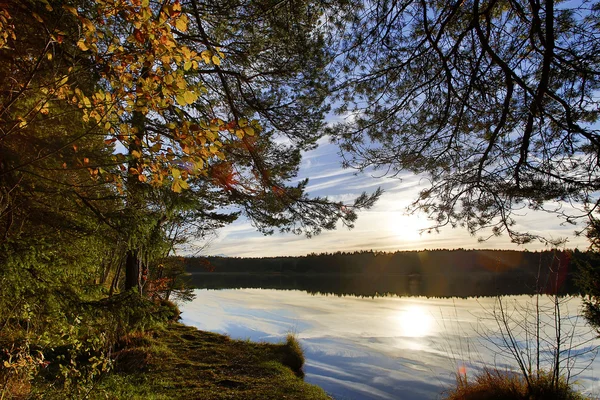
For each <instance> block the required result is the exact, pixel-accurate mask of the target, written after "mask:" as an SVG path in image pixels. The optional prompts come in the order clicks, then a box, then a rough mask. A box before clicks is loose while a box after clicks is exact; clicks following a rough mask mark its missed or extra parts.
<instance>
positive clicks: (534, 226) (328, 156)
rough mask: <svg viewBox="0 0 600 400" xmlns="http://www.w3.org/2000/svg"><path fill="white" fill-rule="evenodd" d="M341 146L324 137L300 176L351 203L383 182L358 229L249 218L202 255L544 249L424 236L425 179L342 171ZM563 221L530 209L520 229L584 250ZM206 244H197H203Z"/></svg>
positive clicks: (463, 236)
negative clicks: (287, 225) (296, 229)
mask: <svg viewBox="0 0 600 400" xmlns="http://www.w3.org/2000/svg"><path fill="white" fill-rule="evenodd" d="M340 161H341V160H340V157H339V155H338V148H337V146H336V145H334V144H331V143H329V142H328V140H327V139H326V138H323V139H321V141H320V142H319V147H318V148H317V149H316V150H313V151H310V152H308V153H306V154H305V155H304V157H303V161H302V164H301V168H300V178H305V177H307V178H309V179H310V180H309V185H308V192H309V193H310V194H311V195H314V196H328V197H329V198H331V199H334V200H344V201H347V202H351V201H352V199H354V198H355V197H356V196H358V195H359V194H360V193H362V192H363V191H367V192H369V191H374V190H375V189H376V188H377V187H379V186H381V187H382V188H383V189H384V190H385V193H384V194H383V195H382V197H381V199H380V200H379V202H378V203H377V204H376V205H375V206H374V207H373V208H372V209H371V210H367V211H363V212H360V213H359V215H358V221H357V222H356V224H355V228H354V229H352V230H348V229H347V228H345V227H339V228H338V229H336V230H334V231H324V232H323V233H322V234H321V235H319V236H316V237H313V238H311V239H307V238H306V237H304V236H296V235H293V234H280V233H275V234H273V235H271V236H264V235H262V234H260V233H258V232H257V231H256V229H255V228H254V227H253V226H252V225H251V224H250V222H249V221H247V220H245V219H240V220H238V221H236V222H235V223H233V224H231V225H229V226H227V227H225V228H222V229H220V230H219V231H218V232H217V233H216V235H215V237H213V238H211V239H210V240H209V242H208V244H207V245H206V246H205V247H204V249H203V251H202V254H205V255H226V256H238V257H262V256H286V255H305V254H308V253H311V252H315V253H321V252H333V251H338V250H339V251H354V250H370V249H372V250H381V251H396V250H422V249H439V248H458V247H461V248H468V249H475V248H487V249H515V250H518V249H520V250H523V249H528V250H540V249H543V248H544V246H543V245H542V244H541V243H537V242H536V243H531V244H528V245H526V246H517V245H515V244H512V243H511V242H510V240H509V238H508V237H507V236H506V235H504V236H501V237H493V238H491V239H489V240H487V241H485V242H482V243H480V242H479V241H478V238H477V237H474V236H471V235H469V233H468V232H467V231H466V229H464V228H456V229H452V228H451V227H447V228H444V229H442V230H441V232H440V233H431V234H428V233H423V234H422V235H420V234H419V232H418V231H419V229H423V228H427V227H428V226H431V222H430V221H428V220H427V219H426V218H425V217H424V216H423V215H406V207H407V206H408V205H409V204H410V203H411V202H412V201H413V200H414V199H416V196H417V193H418V191H419V188H420V187H421V186H420V185H421V184H420V181H421V179H420V178H419V177H418V176H415V175H413V174H411V173H406V174H404V175H403V176H402V179H401V180H399V179H392V178H385V177H384V178H382V177H374V176H372V175H369V174H359V175H355V174H354V172H355V171H353V170H351V169H342V168H341V162H340ZM560 222H561V221H560V219H559V218H558V217H556V216H554V215H551V214H547V213H542V212H537V213H535V212H528V214H527V215H525V216H523V217H521V218H519V219H518V220H517V224H518V225H517V229H519V230H522V231H528V232H536V233H541V234H544V235H545V236H546V237H552V238H558V237H567V238H568V243H567V246H566V247H568V248H574V247H579V248H580V249H585V248H586V247H587V241H586V240H585V238H582V237H575V236H574V234H573V233H574V230H575V227H573V226H572V225H567V226H561V225H560ZM204 244H205V243H198V245H199V246H200V245H204Z"/></svg>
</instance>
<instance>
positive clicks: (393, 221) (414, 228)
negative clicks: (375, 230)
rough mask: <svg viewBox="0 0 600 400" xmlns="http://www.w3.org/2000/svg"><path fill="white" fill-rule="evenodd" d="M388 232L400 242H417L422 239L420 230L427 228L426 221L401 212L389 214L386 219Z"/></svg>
mask: <svg viewBox="0 0 600 400" xmlns="http://www.w3.org/2000/svg"><path fill="white" fill-rule="evenodd" d="M387 225H388V230H389V231H391V232H393V234H394V235H395V236H396V237H397V238H398V239H399V240H402V241H405V242H417V241H420V240H421V239H422V235H421V233H420V230H421V229H425V228H427V226H428V224H427V220H425V219H424V218H419V217H418V216H416V215H406V214H404V213H401V212H395V213H391V214H390V217H389V219H388V223H387Z"/></svg>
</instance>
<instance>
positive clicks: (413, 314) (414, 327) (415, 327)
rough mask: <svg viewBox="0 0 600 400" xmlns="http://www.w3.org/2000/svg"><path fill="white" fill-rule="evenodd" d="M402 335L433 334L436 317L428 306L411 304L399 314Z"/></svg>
mask: <svg viewBox="0 0 600 400" xmlns="http://www.w3.org/2000/svg"><path fill="white" fill-rule="evenodd" d="M397 321H398V325H399V326H398V327H399V328H400V332H401V334H402V336H408V337H424V336H428V335H430V334H432V329H433V326H434V322H435V321H434V318H433V316H432V315H431V314H430V313H429V311H428V310H427V308H426V307H422V306H419V305H411V306H409V307H408V308H406V309H405V310H402V311H401V312H400V314H399V315H398V316H397Z"/></svg>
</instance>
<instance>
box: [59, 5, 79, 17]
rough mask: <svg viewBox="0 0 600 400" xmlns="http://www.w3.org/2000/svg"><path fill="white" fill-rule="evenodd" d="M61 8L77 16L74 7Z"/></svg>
mask: <svg viewBox="0 0 600 400" xmlns="http://www.w3.org/2000/svg"><path fill="white" fill-rule="evenodd" d="M62 7H63V8H64V9H65V10H67V11H68V12H70V13H71V14H73V15H75V16H77V15H78V14H79V13H78V12H77V9H76V8H75V7H71V6H62Z"/></svg>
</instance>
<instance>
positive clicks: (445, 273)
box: [186, 250, 581, 297]
mask: <svg viewBox="0 0 600 400" xmlns="http://www.w3.org/2000/svg"><path fill="white" fill-rule="evenodd" d="M580 255H581V253H580ZM571 257H572V254H571V253H570V252H562V253H553V252H541V253H529V252H515V251H490V250H472V251H466V250H453V251H445V250H440V251H430V252H398V253H386V254H381V253H373V252H361V253H354V254H349V253H335V254H326V255H319V256H316V255H313V256H307V257H278V258H253V259H243V258H222V257H211V258H209V261H210V263H211V264H212V265H213V266H214V268H215V272H213V273H204V272H203V270H202V269H200V268H198V267H196V265H197V263H198V262H199V260H200V259H194V258H190V259H187V261H186V262H187V270H188V271H189V272H192V273H193V274H192V283H193V284H194V285H195V286H196V287H198V288H208V289H225V288H264V289H290V290H291V289H296V290H305V291H307V292H309V293H326V294H334V295H357V296H375V295H378V294H396V295H400V296H429V297H448V296H458V297H468V296H495V295H499V294H515V295H516V294H535V293H536V288H539V287H542V288H546V289H545V290H542V291H545V292H556V291H557V289H556V285H555V284H554V283H555V282H557V281H558V282H560V285H558V286H559V287H558V292H560V293H564V294H567V293H570V294H573V293H575V290H574V287H573V284H572V282H571V281H572V279H571V276H572V275H573V270H572V267H571V264H572V263H571V262H570V260H571ZM538 274H539V276H538ZM557 278H559V279H557ZM545 282H550V283H552V285H545Z"/></svg>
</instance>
